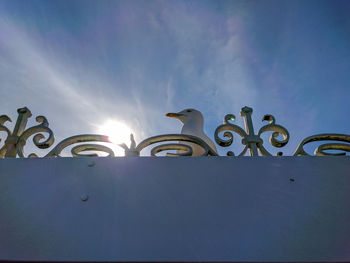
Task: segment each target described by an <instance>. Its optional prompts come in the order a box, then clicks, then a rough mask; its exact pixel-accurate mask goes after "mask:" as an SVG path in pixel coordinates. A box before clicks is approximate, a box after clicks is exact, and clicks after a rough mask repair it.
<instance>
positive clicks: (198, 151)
mask: <svg viewBox="0 0 350 263" xmlns="http://www.w3.org/2000/svg"><path fill="white" fill-rule="evenodd" d="M165 115H166V116H167V117H172V118H177V119H178V120H180V121H181V122H182V123H183V126H182V129H181V134H184V135H186V134H187V135H193V136H196V137H199V138H201V139H202V140H203V141H204V142H206V143H207V144H208V145H209V146H210V148H211V149H212V150H213V151H215V153H217V149H216V147H215V144H214V143H213V142H212V141H211V140H210V139H209V137H208V136H207V135H206V134H205V133H204V131H203V127H204V119H203V115H202V113H201V112H200V111H198V110H195V109H185V110H182V111H180V112H177V113H167V114H165ZM181 143H183V144H186V145H189V146H191V148H192V151H193V153H192V156H201V155H202V154H203V153H204V149H203V148H202V147H201V146H199V145H197V144H194V143H190V142H181Z"/></svg>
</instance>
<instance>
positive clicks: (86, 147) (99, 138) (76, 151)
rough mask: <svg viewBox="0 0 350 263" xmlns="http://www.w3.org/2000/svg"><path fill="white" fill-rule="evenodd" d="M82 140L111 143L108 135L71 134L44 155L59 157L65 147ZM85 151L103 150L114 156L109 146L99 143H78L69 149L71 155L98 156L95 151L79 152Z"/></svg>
mask: <svg viewBox="0 0 350 263" xmlns="http://www.w3.org/2000/svg"><path fill="white" fill-rule="evenodd" d="M83 142H102V143H111V141H110V140H109V138H108V136H105V135H98V134H82V135H76V136H72V137H69V138H67V139H64V140H63V141H61V142H60V143H58V144H57V145H56V146H55V148H53V149H52V150H51V151H50V152H49V153H48V154H47V155H46V156H45V157H61V153H62V151H63V150H64V149H65V148H67V147H69V146H71V145H73V144H77V143H83ZM115 145H118V144H115ZM118 146H119V147H122V146H121V145H118ZM86 151H96V152H104V153H107V154H108V156H111V157H114V156H115V154H114V152H113V150H112V149H111V148H109V147H107V146H104V145H101V144H79V145H77V146H75V147H73V148H72V149H71V153H72V156H73V157H91V156H98V155H97V154H96V153H90V154H81V152H86Z"/></svg>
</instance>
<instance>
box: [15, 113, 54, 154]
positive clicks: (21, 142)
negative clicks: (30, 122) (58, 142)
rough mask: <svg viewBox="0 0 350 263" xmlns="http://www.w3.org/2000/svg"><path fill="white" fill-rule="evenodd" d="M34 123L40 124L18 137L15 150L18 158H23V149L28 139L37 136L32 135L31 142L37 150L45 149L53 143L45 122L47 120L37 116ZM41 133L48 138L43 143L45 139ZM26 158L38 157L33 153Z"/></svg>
mask: <svg viewBox="0 0 350 263" xmlns="http://www.w3.org/2000/svg"><path fill="white" fill-rule="evenodd" d="M36 121H37V122H38V123H40V124H39V125H37V126H33V127H31V128H29V129H27V130H25V131H24V132H23V133H22V134H21V136H19V138H18V142H17V145H16V149H17V154H18V156H19V157H25V156H24V153H23V147H24V146H25V145H26V142H27V140H28V138H29V137H30V136H32V135H34V134H36V133H38V134H36V135H34V137H33V142H34V145H35V146H36V147H38V148H39V149H47V148H49V147H50V146H51V145H52V144H53V143H54V141H55V138H54V135H53V132H52V130H51V129H50V128H49V122H48V121H47V119H46V118H45V117H44V116H37V117H36ZM41 132H45V133H48V137H47V138H46V140H44V141H42V139H45V135H43V134H42V133H41ZM28 157H38V156H37V155H36V154H35V153H31V154H29V156H28Z"/></svg>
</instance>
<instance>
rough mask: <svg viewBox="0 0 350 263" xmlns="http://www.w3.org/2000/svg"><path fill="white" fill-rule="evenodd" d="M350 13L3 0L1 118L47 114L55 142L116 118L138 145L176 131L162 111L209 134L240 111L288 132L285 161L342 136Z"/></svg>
mask: <svg viewBox="0 0 350 263" xmlns="http://www.w3.org/2000/svg"><path fill="white" fill-rule="evenodd" d="M349 12H350V1H339V0H330V1H321V0H317V1H312V0H308V1H298V0H294V1H282V0H280V1H267V0H259V1H179V0H178V1H106V0H104V1H88V0H83V1H72V0H69V1H64V0H59V1H33V0H31V1H14V0H11V1H4V0H1V1H0V89H1V97H0V102H1V103H0V109H1V114H7V115H9V116H10V117H11V118H12V119H13V120H15V119H16V109H17V108H19V107H23V106H27V107H28V108H30V109H31V111H32V113H33V115H34V116H36V115H45V116H46V117H47V118H48V120H49V122H50V127H51V128H52V130H53V131H54V133H55V135H56V142H57V141H60V140H61V139H63V138H66V137H68V136H72V135H75V134H79V133H96V132H97V127H98V126H99V125H101V124H102V123H103V122H104V121H105V120H107V119H116V120H119V121H122V122H124V123H126V124H127V125H129V126H130V127H131V128H132V130H133V131H134V133H135V138H136V140H137V142H140V141H141V140H143V139H145V138H147V137H149V136H153V135H158V134H163V133H178V132H179V131H180V129H181V124H180V122H177V121H176V120H174V119H169V118H167V117H165V116H164V114H165V113H167V112H174V111H180V110H182V109H184V108H196V109H198V110H200V111H202V113H203V115H204V118H205V131H206V133H207V134H208V135H209V136H210V137H211V138H213V133H214V130H215V128H216V127H217V126H218V125H219V124H221V123H222V120H223V118H224V116H225V115H226V114H228V113H233V114H235V115H236V116H237V124H239V125H243V122H242V120H241V117H240V116H239V111H240V108H241V107H243V106H246V105H247V106H250V107H252V108H253V109H254V113H253V122H254V125H255V130H256V131H257V130H258V129H259V128H260V127H261V126H262V123H261V118H262V117H263V115H264V114H272V115H274V116H275V117H276V121H277V123H278V124H281V125H283V126H284V127H286V128H287V129H288V130H289V132H290V135H291V138H290V142H289V144H288V145H287V146H286V147H284V149H285V150H283V151H284V153H285V154H286V155H290V154H291V153H292V152H293V151H294V149H296V147H297V144H298V143H299V142H300V141H301V140H302V139H303V138H305V137H307V136H309V135H312V134H317V133H325V132H333V133H345V134H349V133H350V122H349V121H348V116H349V114H350V107H349V98H350V85H349V84H350V74H349V68H350V16H349ZM32 119H33V120H32V122H30V125H32V124H34V118H32ZM266 138H267V137H266ZM236 139H239V138H238V137H236ZM238 141H240V139H239V140H238ZM236 144H237V148H236V146H234V147H233V148H231V149H233V150H234V151H236V149H241V146H240V143H239V142H236ZM220 152H221V153H224V152H225V149H220ZM274 152H277V150H274Z"/></svg>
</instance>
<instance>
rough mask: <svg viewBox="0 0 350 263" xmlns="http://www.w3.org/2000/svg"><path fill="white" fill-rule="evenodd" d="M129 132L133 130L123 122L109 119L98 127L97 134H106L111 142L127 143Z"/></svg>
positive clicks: (128, 141)
mask: <svg viewBox="0 0 350 263" xmlns="http://www.w3.org/2000/svg"><path fill="white" fill-rule="evenodd" d="M131 133H133V131H132V130H131V129H130V128H129V127H128V126H127V125H126V124H125V123H122V122H120V121H115V120H109V121H107V122H105V123H104V124H103V125H101V126H100V127H99V134H103V135H107V136H108V137H109V139H110V140H111V142H113V143H125V144H127V145H129V143H130V134H131Z"/></svg>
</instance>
